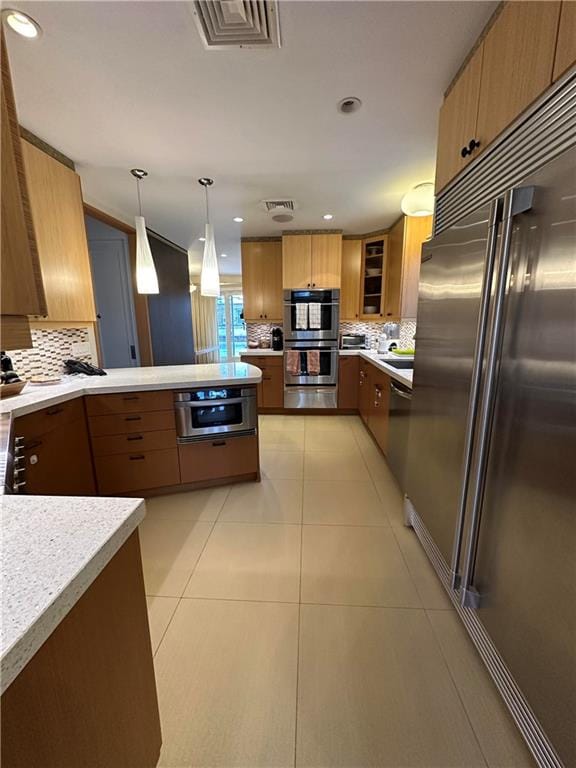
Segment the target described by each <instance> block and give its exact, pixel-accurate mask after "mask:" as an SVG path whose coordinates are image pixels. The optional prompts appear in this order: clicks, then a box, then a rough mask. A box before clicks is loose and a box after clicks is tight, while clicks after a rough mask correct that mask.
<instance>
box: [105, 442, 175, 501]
mask: <svg viewBox="0 0 576 768" xmlns="http://www.w3.org/2000/svg"><path fill="white" fill-rule="evenodd" d="M94 464H95V467H96V480H97V483H98V492H99V493H100V494H101V495H102V496H110V495H113V494H115V493H128V492H130V491H140V490H146V489H148V488H161V487H163V486H169V485H178V484H179V482H180V472H179V470H178V451H177V449H176V448H169V449H167V450H163V451H146V452H142V453H139V452H138V451H137V450H136V451H134V452H133V453H123V454H119V455H117V456H97V457H96V458H95V459H94Z"/></svg>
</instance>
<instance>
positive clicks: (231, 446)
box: [178, 435, 259, 483]
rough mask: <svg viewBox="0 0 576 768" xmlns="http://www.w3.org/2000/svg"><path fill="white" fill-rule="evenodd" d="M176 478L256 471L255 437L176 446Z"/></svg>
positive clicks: (207, 477)
mask: <svg viewBox="0 0 576 768" xmlns="http://www.w3.org/2000/svg"><path fill="white" fill-rule="evenodd" d="M178 453H179V455H180V480H181V482H182V483H198V482H207V481H210V480H218V479H220V478H234V477H240V476H248V475H253V476H254V477H256V476H257V475H258V473H259V462H258V438H257V437H256V435H249V436H246V437H226V438H219V439H215V440H200V441H198V442H196V443H189V444H188V445H180V446H179V447H178Z"/></svg>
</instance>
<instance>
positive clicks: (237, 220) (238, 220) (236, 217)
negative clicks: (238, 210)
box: [233, 216, 244, 224]
mask: <svg viewBox="0 0 576 768" xmlns="http://www.w3.org/2000/svg"><path fill="white" fill-rule="evenodd" d="M233 221H235V222H236V224H242V222H243V221H244V219H243V218H242V216H234V219H233Z"/></svg>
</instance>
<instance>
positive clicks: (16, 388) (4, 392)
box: [0, 381, 28, 397]
mask: <svg viewBox="0 0 576 768" xmlns="http://www.w3.org/2000/svg"><path fill="white" fill-rule="evenodd" d="M26 384H28V382H27V381H13V382H11V383H9V384H0V397H13V396H14V395H19V394H20V392H22V390H23V389H24V387H25V386H26Z"/></svg>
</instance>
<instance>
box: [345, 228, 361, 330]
mask: <svg viewBox="0 0 576 768" xmlns="http://www.w3.org/2000/svg"><path fill="white" fill-rule="evenodd" d="M361 269H362V240H343V241H342V281H341V288H340V319H341V320H352V321H353V320H358V317H359V315H360V273H361Z"/></svg>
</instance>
